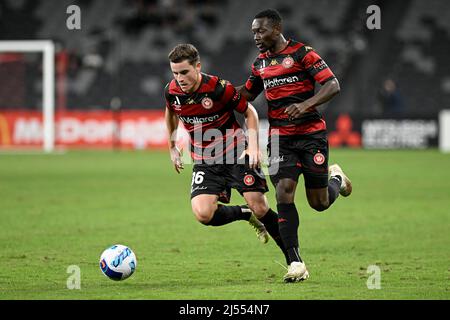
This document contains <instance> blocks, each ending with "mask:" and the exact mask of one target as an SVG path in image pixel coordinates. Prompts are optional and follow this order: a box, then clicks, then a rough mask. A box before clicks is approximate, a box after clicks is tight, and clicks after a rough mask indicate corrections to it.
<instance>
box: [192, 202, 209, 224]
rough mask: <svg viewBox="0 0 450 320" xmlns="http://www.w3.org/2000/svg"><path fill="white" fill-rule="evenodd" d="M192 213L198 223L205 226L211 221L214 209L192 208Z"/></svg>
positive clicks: (205, 207) (207, 207)
mask: <svg viewBox="0 0 450 320" xmlns="http://www.w3.org/2000/svg"><path fill="white" fill-rule="evenodd" d="M192 211H193V212H194V215H195V218H196V219H197V221H198V222H200V223H202V224H205V225H206V224H208V223H209V222H210V221H211V219H212V217H213V215H214V208H213V207H210V206H192Z"/></svg>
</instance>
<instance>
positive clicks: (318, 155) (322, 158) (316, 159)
mask: <svg viewBox="0 0 450 320" xmlns="http://www.w3.org/2000/svg"><path fill="white" fill-rule="evenodd" d="M313 160H314V163H315V164H317V165H319V166H320V165H321V164H323V163H324V162H325V156H324V155H323V154H321V153H320V151H319V152H317V153H316V154H315V155H314V158H313Z"/></svg>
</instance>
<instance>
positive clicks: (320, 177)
mask: <svg viewBox="0 0 450 320" xmlns="http://www.w3.org/2000/svg"><path fill="white" fill-rule="evenodd" d="M278 137H279V148H278V154H277V146H276V139H273V138H272V137H271V138H269V144H268V146H267V149H268V155H269V175H270V180H271V181H272V183H273V184H274V185H275V186H276V185H277V183H278V181H280V179H283V178H290V179H292V180H294V181H298V177H299V176H300V174H302V173H303V176H304V179H305V187H306V188H308V189H317V188H325V187H327V186H328V137H327V132H326V131H320V132H316V133H313V134H308V135H301V136H278Z"/></svg>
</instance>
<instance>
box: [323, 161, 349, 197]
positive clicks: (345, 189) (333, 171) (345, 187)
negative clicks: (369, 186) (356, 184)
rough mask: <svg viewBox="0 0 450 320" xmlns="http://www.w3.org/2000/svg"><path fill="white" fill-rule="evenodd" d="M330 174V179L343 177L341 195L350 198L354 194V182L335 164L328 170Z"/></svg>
mask: <svg viewBox="0 0 450 320" xmlns="http://www.w3.org/2000/svg"><path fill="white" fill-rule="evenodd" d="M328 173H329V175H330V177H333V176H341V178H342V182H341V187H340V189H339V193H340V194H341V195H342V196H343V197H348V196H349V195H350V194H351V193H352V182H351V181H350V179H349V178H348V177H347V176H346V175H345V173H344V171H342V169H341V167H340V166H339V165H337V164H333V165H331V166H330V167H329V168H328Z"/></svg>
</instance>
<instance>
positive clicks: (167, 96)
mask: <svg viewBox="0 0 450 320" xmlns="http://www.w3.org/2000/svg"><path fill="white" fill-rule="evenodd" d="M169 86H170V83H168V84H167V85H166V87H165V88H164V100H165V101H166V108H168V109H170V110H172V106H171V105H170V95H169Z"/></svg>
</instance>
